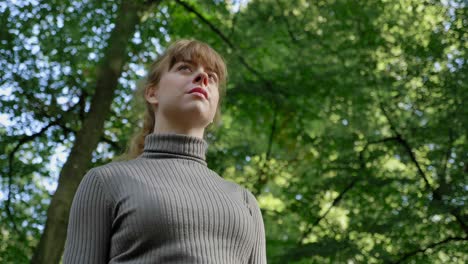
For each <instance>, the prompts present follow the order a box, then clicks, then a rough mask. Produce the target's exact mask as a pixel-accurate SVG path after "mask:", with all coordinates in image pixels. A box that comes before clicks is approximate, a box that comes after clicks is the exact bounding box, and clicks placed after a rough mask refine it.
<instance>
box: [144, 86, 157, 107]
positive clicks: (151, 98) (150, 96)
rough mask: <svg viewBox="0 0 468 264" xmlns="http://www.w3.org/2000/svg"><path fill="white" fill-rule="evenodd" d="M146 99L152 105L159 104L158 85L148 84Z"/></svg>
mask: <svg viewBox="0 0 468 264" xmlns="http://www.w3.org/2000/svg"><path fill="white" fill-rule="evenodd" d="M145 99H146V101H147V102H148V103H150V104H152V105H157V104H158V89H157V88H156V86H148V87H147V88H146V89H145Z"/></svg>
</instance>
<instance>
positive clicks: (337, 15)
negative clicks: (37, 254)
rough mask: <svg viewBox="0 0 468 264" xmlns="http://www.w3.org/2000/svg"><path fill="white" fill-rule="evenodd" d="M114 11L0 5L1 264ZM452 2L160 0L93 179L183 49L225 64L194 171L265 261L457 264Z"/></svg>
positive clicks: (148, 18) (457, 129) (70, 129)
mask: <svg viewBox="0 0 468 264" xmlns="http://www.w3.org/2000/svg"><path fill="white" fill-rule="evenodd" d="M119 4H120V3H119V2H113V1H73V0H69V1H46V2H41V3H38V2H35V1H12V2H9V3H6V4H5V3H3V4H0V11H1V13H2V14H3V15H2V16H1V18H0V19H1V22H2V25H3V26H2V28H1V29H0V36H1V37H0V38H1V39H0V54H1V56H0V67H1V68H2V69H3V74H2V76H1V77H0V113H1V114H0V118H1V120H2V126H1V127H0V135H1V140H0V147H1V149H2V150H3V151H1V152H0V153H1V154H0V156H1V157H2V158H1V159H0V169H1V172H2V178H1V182H0V183H1V185H0V187H1V189H0V199H1V201H2V203H0V206H1V214H0V229H1V232H0V238H1V242H2V243H0V244H1V246H0V262H2V263H9V262H15V263H25V262H27V261H28V259H30V258H31V255H32V252H33V250H34V248H35V246H36V245H37V242H38V240H39V238H40V233H41V232H42V229H43V225H44V223H45V219H46V210H47V206H48V203H49V202H50V199H51V195H52V193H53V189H54V186H55V184H54V183H55V182H56V181H57V175H58V170H60V167H61V166H62V165H63V163H64V161H65V159H66V156H67V155H68V153H69V149H70V148H71V146H72V145H73V144H74V139H75V135H76V133H78V131H79V130H80V128H81V125H82V122H83V119H84V117H85V116H86V114H87V112H88V111H89V105H90V100H91V98H92V95H93V93H94V90H93V89H94V88H93V87H95V86H94V85H93V84H94V82H95V81H96V74H97V73H96V68H97V65H98V63H99V61H100V59H101V58H102V57H103V52H104V50H105V48H106V46H107V45H108V43H107V40H108V38H109V34H110V32H111V31H112V29H113V27H114V20H115V19H116V10H117V8H118V6H119ZM467 10H468V7H467V6H466V3H464V2H463V1H456V0H449V1H441V2H438V1H433V0H426V1H419V0H408V1H384V0H382V1H344V0H335V1H327V0H321V1H306V0H292V1H285V0H251V1H225V2H223V1H181V0H178V1H162V2H161V3H160V4H159V5H157V7H155V8H148V9H147V10H145V11H144V13H143V14H142V15H141V21H140V23H139V24H138V26H137V30H136V32H135V34H134V37H133V39H132V41H131V43H130V46H129V48H128V61H127V62H126V63H125V66H124V71H123V72H122V75H121V77H120V79H119V85H118V87H117V93H116V96H115V98H114V100H113V104H112V109H111V111H112V115H111V117H110V118H108V120H107V121H106V123H105V129H104V136H103V137H102V140H101V143H100V144H99V146H98V148H97V149H96V150H95V152H94V155H93V160H92V164H93V166H97V165H100V164H103V163H106V162H109V161H111V160H112V158H114V157H115V156H117V155H119V154H121V153H122V151H123V150H124V149H125V146H126V142H127V141H128V139H129V138H130V136H131V134H132V133H133V132H134V130H135V128H136V127H138V126H139V125H141V121H140V120H141V113H142V108H141V105H142V104H141V102H138V101H137V100H136V99H133V98H134V97H135V90H136V88H137V87H138V85H139V81H140V80H141V79H142V78H144V75H145V71H144V70H145V69H147V67H148V66H149V64H150V63H151V61H152V60H154V58H156V57H157V55H158V54H159V53H161V52H162V51H163V50H164V47H165V46H166V45H167V44H168V43H169V42H170V41H172V40H174V39H178V38H183V37H184V38H187V37H188V38H196V39H200V40H203V41H205V42H207V43H209V44H210V45H212V46H213V47H214V48H215V49H216V50H218V51H220V52H221V53H222V54H223V56H224V57H225V58H226V61H227V62H228V66H229V71H230V72H229V84H228V91H227V97H226V100H225V104H224V105H223V123H222V125H221V126H220V127H219V128H217V129H216V130H214V131H212V132H210V133H209V134H208V135H207V140H208V141H209V142H210V148H209V153H208V157H207V158H208V163H209V164H210V167H211V168H212V169H213V170H215V171H217V172H218V173H219V174H220V175H222V176H223V177H225V178H226V179H229V180H233V181H236V182H238V183H240V184H242V185H243V186H246V187H247V188H249V189H250V190H252V191H253V192H254V193H255V194H256V195H257V198H258V201H259V203H260V206H261V207H262V210H263V216H264V221H265V226H266V232H267V252H268V258H269V263H403V262H404V263H466V262H467V261H468V255H467V254H466V246H467V242H466V241H467V235H468V228H467V226H468V220H467V213H468V212H467V207H466V202H467V185H466V175H467V172H468V164H467V163H466V162H467V158H468V152H467V149H468V142H467V140H468V138H467V136H468V134H467V128H468V119H467V118H466V117H467V116H468V108H466V107H465V105H464V102H466V101H467V100H468V78H467V73H468V66H467V59H468V54H467V51H468V45H467V43H468V42H467V37H468V35H467V31H466V28H467V27H468V25H467V21H468V18H467V17H468V16H467Z"/></svg>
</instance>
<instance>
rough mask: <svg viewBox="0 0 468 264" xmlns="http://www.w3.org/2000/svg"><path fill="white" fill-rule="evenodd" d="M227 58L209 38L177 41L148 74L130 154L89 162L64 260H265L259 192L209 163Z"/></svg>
mask: <svg viewBox="0 0 468 264" xmlns="http://www.w3.org/2000/svg"><path fill="white" fill-rule="evenodd" d="M226 73H227V72H226V66H225V64H224V61H223V59H222V58H221V56H220V55H219V54H218V53H217V52H216V51H214V50H213V49H212V48H211V47H209V46H208V45H207V44H205V43H202V42H199V41H195V40H180V41H177V42H175V43H174V44H172V45H171V46H170V47H169V48H168V49H167V50H166V52H165V54H164V55H162V56H161V57H160V58H159V59H158V60H157V61H155V63H153V65H152V66H151V69H150V71H149V74H148V79H147V83H146V86H145V91H144V97H145V100H146V104H147V112H146V117H145V120H144V125H143V130H142V132H141V133H140V134H139V135H138V136H137V137H136V139H135V140H134V141H133V145H132V146H131V148H130V156H131V157H132V159H130V160H128V161H119V162H111V163H109V164H107V165H104V166H100V167H96V168H93V169H91V170H90V171H89V172H88V173H87V174H86V175H85V177H84V178H83V181H82V182H81V184H80V186H79V187H78V190H77V193H76V195H75V198H74V200H73V204H72V207H71V212H70V220H69V224H68V233H67V240H66V243H65V252H64V256H63V263H64V264H70V263H266V249H265V231H264V225H263V220H262V215H261V212H260V210H259V207H258V204H257V201H256V199H255V197H254V196H253V195H252V194H251V193H250V192H249V191H248V190H246V189H245V188H243V187H241V186H239V185H237V184H235V183H233V182H229V181H226V180H224V179H223V178H221V177H220V176H219V175H218V174H216V173H215V172H214V171H212V170H210V169H209V168H208V166H207V163H206V157H205V154H206V151H207V148H208V143H207V142H206V141H205V140H204V138H203V137H204V133H205V129H206V128H207V127H208V126H209V125H210V123H212V122H213V120H215V121H217V120H218V118H219V116H220V102H221V99H222V96H223V94H224V87H225V80H226Z"/></svg>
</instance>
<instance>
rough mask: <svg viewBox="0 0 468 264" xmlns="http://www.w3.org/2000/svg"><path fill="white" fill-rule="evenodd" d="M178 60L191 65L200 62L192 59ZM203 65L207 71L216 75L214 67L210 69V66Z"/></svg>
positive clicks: (196, 64)
mask: <svg viewBox="0 0 468 264" xmlns="http://www.w3.org/2000/svg"><path fill="white" fill-rule="evenodd" d="M180 62H184V63H189V64H191V65H193V66H198V65H200V64H198V63H197V62H195V61H193V60H181V61H180ZM203 67H204V68H205V69H206V70H207V71H210V72H214V73H216V75H217V72H216V71H215V70H214V69H212V68H211V67H205V66H203Z"/></svg>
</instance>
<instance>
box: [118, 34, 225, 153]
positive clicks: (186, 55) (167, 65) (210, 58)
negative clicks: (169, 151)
mask: <svg viewBox="0 0 468 264" xmlns="http://www.w3.org/2000/svg"><path fill="white" fill-rule="evenodd" d="M180 61H193V62H195V63H197V64H200V65H203V66H205V67H209V68H211V69H213V71H214V72H215V73H216V74H217V75H218V77H219V85H218V87H219V88H218V89H219V101H218V105H217V108H216V114H215V117H214V120H213V123H212V124H210V126H208V129H210V128H211V127H212V126H213V125H218V124H219V122H220V120H221V104H222V99H223V98H224V96H225V94H226V79H227V68H226V64H225V62H224V59H223V58H222V57H221V55H219V54H218V53H217V52H216V51H215V50H214V49H213V48H211V47H210V46H209V45H208V44H206V43H203V42H201V41H198V40H188V39H182V40H178V41H176V42H174V43H172V44H171V45H170V46H169V47H168V48H167V50H166V51H165V52H164V54H163V55H162V56H160V57H159V58H158V59H156V60H155V61H154V62H153V63H152V64H151V66H150V68H149V71H148V75H147V78H146V81H145V83H144V85H143V86H142V89H140V90H139V93H138V94H137V96H139V97H143V99H144V101H145V103H146V111H145V114H144V119H143V127H142V128H141V129H140V130H139V131H138V132H137V133H136V134H135V135H134V136H133V137H132V138H131V140H130V141H129V144H128V146H127V150H126V153H124V155H122V156H121V157H119V158H118V159H133V158H136V157H137V156H139V155H140V154H141V153H143V149H144V146H145V137H146V136H147V135H148V134H150V133H152V132H153V129H154V125H155V122H156V120H155V115H154V109H153V106H152V105H151V104H150V103H148V102H147V101H146V99H145V93H146V91H147V90H148V89H151V88H153V87H156V86H157V85H158V84H159V81H160V80H161V76H162V75H163V74H164V73H165V72H167V71H168V70H170V69H171V68H172V66H174V64H176V63H177V62H180Z"/></svg>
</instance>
